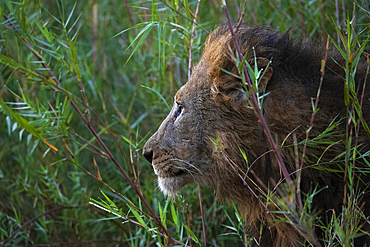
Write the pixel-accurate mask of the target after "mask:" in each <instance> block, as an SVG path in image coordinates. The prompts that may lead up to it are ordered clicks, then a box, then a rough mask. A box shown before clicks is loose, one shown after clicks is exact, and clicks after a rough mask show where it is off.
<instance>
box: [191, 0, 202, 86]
mask: <svg viewBox="0 0 370 247" xmlns="http://www.w3.org/2000/svg"><path fill="white" fill-rule="evenodd" d="M199 5H200V0H198V4H197V8H196V10H195V16H194V21H193V28H192V30H191V39H190V47H189V67H188V80H189V79H190V69H191V49H192V48H193V41H194V31H195V25H196V24H197V17H198V12H199Z"/></svg>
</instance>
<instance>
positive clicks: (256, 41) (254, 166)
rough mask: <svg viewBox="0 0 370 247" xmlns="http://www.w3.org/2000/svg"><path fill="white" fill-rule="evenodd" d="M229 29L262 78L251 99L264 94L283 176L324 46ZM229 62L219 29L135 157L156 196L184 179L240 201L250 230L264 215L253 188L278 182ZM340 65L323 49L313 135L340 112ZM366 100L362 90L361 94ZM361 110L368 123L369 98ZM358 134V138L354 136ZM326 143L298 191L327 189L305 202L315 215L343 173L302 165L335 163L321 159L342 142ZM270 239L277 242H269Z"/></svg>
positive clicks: (333, 202) (229, 47)
mask: <svg viewBox="0 0 370 247" xmlns="http://www.w3.org/2000/svg"><path fill="white" fill-rule="evenodd" d="M235 29H236V30H235V35H236V38H237V41H238V43H239V45H240V47H241V50H242V53H243V54H245V55H246V59H247V61H248V62H249V64H250V65H251V67H252V68H254V67H256V66H257V70H256V71H259V73H260V74H259V76H262V75H263V77H262V79H261V80H260V83H259V85H258V90H257V91H258V94H259V96H262V95H263V101H261V111H262V113H263V115H264V117H265V119H266V121H267V123H268V125H269V128H270V130H271V131H272V133H273V136H274V138H275V141H276V143H277V144H278V146H279V147H280V149H281V150H280V151H281V154H282V157H283V159H284V162H285V164H286V166H287V168H288V170H289V172H292V173H293V172H294V171H295V170H297V169H298V168H297V166H296V163H297V162H296V157H297V156H296V155H295V154H294V152H292V150H291V149H292V146H293V143H300V142H302V141H304V140H305V137H306V135H305V133H306V130H307V128H308V126H309V123H310V118H311V116H312V106H311V100H312V98H315V97H316V94H317V90H318V88H319V82H320V77H321V72H320V68H321V59H323V57H324V54H325V47H324V46H320V45H318V44H315V43H311V42H306V43H304V42H302V41H301V40H294V39H293V38H291V37H290V33H289V32H286V33H283V34H280V33H278V32H276V31H273V30H271V29H269V28H267V27H262V26H252V27H250V26H247V25H243V24H242V25H241V26H239V27H238V28H235ZM234 56H235V48H234V44H233V42H232V37H231V35H230V32H229V30H228V27H227V26H226V25H223V26H221V27H219V28H218V29H217V30H216V31H214V32H212V33H211V34H210V36H209V37H208V39H207V41H206V45H205V50H204V53H203V55H202V57H201V59H200V61H199V63H198V65H197V66H195V68H194V69H193V73H192V75H191V77H190V79H189V81H188V82H187V83H186V84H185V85H184V86H182V87H181V88H180V89H179V90H178V92H177V93H176V95H175V98H174V104H173V107H172V110H171V112H170V113H169V115H168V116H167V118H166V119H165V120H164V121H163V123H162V124H161V126H160V127H159V129H158V130H157V132H156V133H155V134H154V135H153V136H152V137H151V138H150V139H149V140H148V141H147V143H146V144H145V146H144V150H143V154H144V156H145V158H146V159H147V160H148V161H149V162H151V163H152V165H153V168H154V172H155V174H156V175H157V176H158V183H159V187H160V189H161V190H162V191H163V193H164V194H166V195H175V194H176V192H177V191H178V190H179V189H181V188H182V187H183V186H185V185H187V184H191V183H197V184H201V185H208V186H211V187H213V188H214V190H215V192H216V195H217V197H218V198H220V199H224V198H227V199H229V200H231V201H236V202H239V203H241V204H243V205H244V213H245V215H247V217H248V221H247V224H248V225H249V226H250V227H251V228H253V227H254V228H256V229H257V232H258V229H259V228H258V223H260V222H261V221H263V218H264V217H265V216H264V215H266V212H265V211H266V210H265V208H263V207H262V206H261V204H260V203H259V202H258V198H257V197H256V196H255V194H258V193H259V192H258V190H259V188H260V187H259V186H262V188H266V185H267V184H269V183H270V182H271V181H279V180H280V179H281V178H282V175H281V172H280V169H279V166H278V163H277V162H276V160H275V157H274V155H273V154H272V152H271V147H270V144H269V142H268V141H267V139H266V137H265V134H264V129H263V127H262V125H261V123H260V122H259V121H258V118H257V116H256V114H255V112H254V110H253V109H252V108H251V107H250V104H249V98H248V97H247V95H246V90H245V89H244V86H243V85H242V80H241V79H240V76H239V74H238V70H237V68H236V65H235V57H234ZM343 63H344V62H343V58H342V57H341V56H340V54H338V52H336V51H335V50H334V49H330V50H329V52H328V60H327V63H326V68H327V69H326V71H325V77H324V81H323V84H322V88H321V95H320V101H319V107H320V111H319V112H318V113H317V114H316V116H315V121H314V128H313V129H312V130H311V137H312V138H314V137H315V136H318V135H319V134H320V133H322V132H323V131H324V130H326V129H327V128H328V126H329V125H330V124H331V123H332V122H333V121H334V120H335V119H340V117H342V116H344V115H345V112H346V107H345V104H344V100H343V98H344V97H343V79H342V78H343V75H344V74H343V73H344V72H343V69H342V68H341V66H340V64H343ZM365 67H366V66H365V65H361V64H360V65H359V67H358V70H357V76H358V78H360V79H359V81H361V80H362V82H363V79H364V77H365V72H366V69H365ZM366 97H367V98H370V93H369V90H367V91H366V92H365V98H366ZM363 109H364V110H363V113H364V117H365V119H366V120H368V121H369V120H370V119H369V114H368V112H370V100H367V101H366V102H365V101H364V105H363ZM365 109H369V110H368V111H366V110H365ZM336 128H337V129H339V130H340V129H341V128H343V126H341V125H340V124H338V126H337V127H336ZM360 136H364V137H366V135H365V134H364V133H362V132H361V133H360ZM327 138H329V139H330V138H331V140H332V141H333V142H334V141H337V142H338V143H339V144H338V145H335V146H333V147H330V149H328V150H329V151H327V150H326V151H325V152H323V149H322V147H317V148H312V149H311V150H310V154H311V156H309V158H308V159H307V162H306V168H307V169H304V170H303V171H302V181H301V188H302V191H308V190H309V189H310V188H312V184H315V185H316V186H318V187H319V188H324V187H325V188H327V189H326V191H327V193H322V194H319V195H318V196H316V197H315V201H314V203H315V206H316V207H319V208H321V209H324V210H323V211H325V210H328V209H334V210H339V209H340V206H341V202H342V195H343V186H338V185H342V184H343V177H341V176H338V175H333V174H332V173H329V172H326V171H323V170H319V169H311V168H309V164H308V163H309V162H313V163H315V161H316V160H317V159H319V158H320V160H321V161H327V162H326V163H327V164H328V165H327V166H333V167H338V162H339V161H338V160H337V162H332V163H330V162H329V161H333V160H335V157H337V155H338V154H339V153H340V152H342V151H343V150H344V145H342V144H341V143H342V142H341V139H340V136H339V135H332V136H328V137H327ZM363 140H364V142H365V143H366V144H365V146H363V147H366V145H367V147H369V146H370V142H369V138H367V137H366V138H363ZM324 148H325V147H324ZM340 162H342V161H340ZM341 164H342V163H341ZM293 177H294V175H293ZM367 177H369V176H367ZM367 180H369V179H368V178H367ZM263 186H265V187H263ZM328 195H329V196H328ZM335 195H336V196H335ZM338 195H340V196H338ZM366 200H368V201H370V199H369V198H367V199H365V201H366ZM274 234H275V235H274ZM279 234H280V235H285V237H281V240H277V239H278V237H277V235H279ZM288 235H289V236H288ZM269 236H270V237H269V238H265V243H266V246H270V245H269V241H275V243H278V242H277V241H280V243H281V246H288V245H284V243H285V244H286V243H288V242H289V241H288V242H287V241H285V240H284V239H291V240H292V239H298V238H299V237H298V235H297V234H296V233H295V232H294V231H290V232H289V230H288V231H285V233H271V230H270V235H269ZM284 241H285V242H284ZM292 241H293V240H292ZM270 243H271V242H270ZM278 245H279V244H276V246H278ZM261 246H262V245H261Z"/></svg>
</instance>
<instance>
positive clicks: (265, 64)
mask: <svg viewBox="0 0 370 247" xmlns="http://www.w3.org/2000/svg"><path fill="white" fill-rule="evenodd" d="M248 63H249V64H250V66H251V68H252V70H254V68H255V65H256V64H257V67H258V71H259V73H260V76H262V78H261V80H259V79H257V80H258V81H259V84H258V93H259V94H261V93H263V91H264V90H265V88H266V86H267V83H268V82H269V81H270V79H271V77H272V72H273V71H272V66H271V64H270V60H268V59H267V58H264V57H256V58H254V59H251V60H248Z"/></svg>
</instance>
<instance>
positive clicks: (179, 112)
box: [174, 104, 184, 117]
mask: <svg viewBox="0 0 370 247" xmlns="http://www.w3.org/2000/svg"><path fill="white" fill-rule="evenodd" d="M182 109H184V106H183V105H180V104H178V105H177V108H176V111H175V113H174V115H175V117H178V116H180V114H181V112H182Z"/></svg>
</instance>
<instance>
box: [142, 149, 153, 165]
mask: <svg viewBox="0 0 370 247" xmlns="http://www.w3.org/2000/svg"><path fill="white" fill-rule="evenodd" d="M143 155H144V157H145V159H147V161H149V162H150V163H152V160H153V151H152V150H148V149H146V148H144V150H143Z"/></svg>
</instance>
